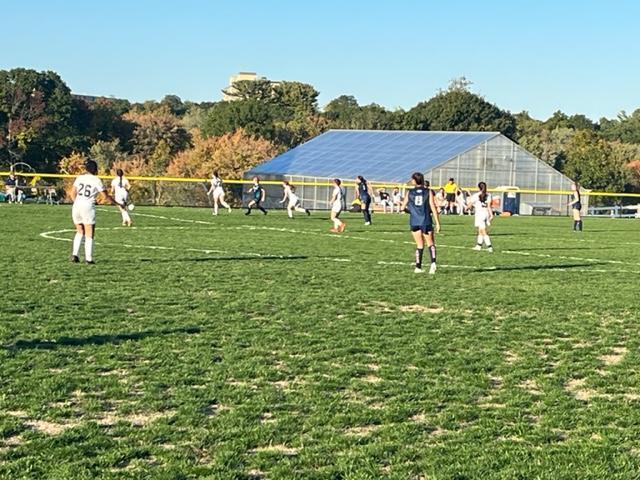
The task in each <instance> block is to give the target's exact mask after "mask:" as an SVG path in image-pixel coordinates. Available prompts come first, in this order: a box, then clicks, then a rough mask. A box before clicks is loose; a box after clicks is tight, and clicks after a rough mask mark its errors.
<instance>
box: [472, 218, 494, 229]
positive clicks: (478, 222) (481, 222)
mask: <svg viewBox="0 0 640 480" xmlns="http://www.w3.org/2000/svg"><path fill="white" fill-rule="evenodd" d="M474 223H475V226H476V228H487V227H488V226H489V225H490V223H489V215H476V218H475V222H474Z"/></svg>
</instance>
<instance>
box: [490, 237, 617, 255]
mask: <svg viewBox="0 0 640 480" xmlns="http://www.w3.org/2000/svg"><path fill="white" fill-rule="evenodd" d="M491 235H492V236H493V234H491ZM525 250H531V251H536V250H567V251H572V250H613V247H606V246H605V247H600V246H599V247H597V248H590V247H531V248H518V250H517V251H518V252H520V251H525Z"/></svg>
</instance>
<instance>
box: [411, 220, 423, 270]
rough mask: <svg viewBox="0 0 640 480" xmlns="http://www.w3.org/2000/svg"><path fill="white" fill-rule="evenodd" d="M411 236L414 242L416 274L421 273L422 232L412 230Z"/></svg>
mask: <svg viewBox="0 0 640 480" xmlns="http://www.w3.org/2000/svg"><path fill="white" fill-rule="evenodd" d="M411 236H412V237H413V241H414V242H416V268H415V272H416V273H422V257H423V256H424V235H423V233H422V230H421V229H419V228H417V229H414V228H412V231H411Z"/></svg>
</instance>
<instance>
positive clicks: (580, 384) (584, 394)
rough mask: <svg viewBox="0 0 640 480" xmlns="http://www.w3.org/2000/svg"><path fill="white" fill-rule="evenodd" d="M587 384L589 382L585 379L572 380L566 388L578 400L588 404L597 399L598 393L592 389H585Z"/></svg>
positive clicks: (566, 384)
mask: <svg viewBox="0 0 640 480" xmlns="http://www.w3.org/2000/svg"><path fill="white" fill-rule="evenodd" d="M586 383H587V381H586V379H584V378H572V379H571V380H569V381H568V382H567V383H565V385H564V388H565V390H566V391H568V392H569V393H571V394H572V395H573V396H574V397H575V398H576V400H580V401H583V402H588V401H589V400H591V399H592V398H594V397H597V396H598V393H597V392H596V391H595V390H592V389H590V388H585V384H586Z"/></svg>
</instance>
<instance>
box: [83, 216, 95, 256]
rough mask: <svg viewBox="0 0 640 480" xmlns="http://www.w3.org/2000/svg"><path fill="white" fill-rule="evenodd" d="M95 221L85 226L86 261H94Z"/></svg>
mask: <svg viewBox="0 0 640 480" xmlns="http://www.w3.org/2000/svg"><path fill="white" fill-rule="evenodd" d="M95 227H96V226H95V223H93V224H85V226H84V261H85V262H87V263H89V264H92V263H93V236H94V234H95Z"/></svg>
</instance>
